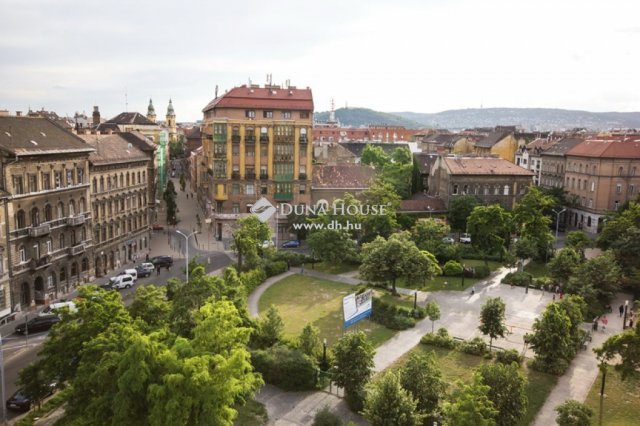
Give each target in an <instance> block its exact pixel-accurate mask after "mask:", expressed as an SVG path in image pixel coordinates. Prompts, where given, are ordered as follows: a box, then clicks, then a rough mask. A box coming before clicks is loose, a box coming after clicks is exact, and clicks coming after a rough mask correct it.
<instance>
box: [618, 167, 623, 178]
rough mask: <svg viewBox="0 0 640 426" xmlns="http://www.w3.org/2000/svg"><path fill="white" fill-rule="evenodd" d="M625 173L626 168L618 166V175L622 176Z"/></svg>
mask: <svg viewBox="0 0 640 426" xmlns="http://www.w3.org/2000/svg"><path fill="white" fill-rule="evenodd" d="M623 174H624V169H623V168H622V167H620V168H618V176H622V175H623Z"/></svg>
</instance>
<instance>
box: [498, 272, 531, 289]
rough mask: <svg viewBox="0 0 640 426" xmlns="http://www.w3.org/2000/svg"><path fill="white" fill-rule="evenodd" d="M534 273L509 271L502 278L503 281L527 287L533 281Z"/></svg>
mask: <svg viewBox="0 0 640 426" xmlns="http://www.w3.org/2000/svg"><path fill="white" fill-rule="evenodd" d="M531 280H532V275H531V274H530V273H528V272H509V273H508V274H507V275H505V276H504V278H503V279H502V282H503V283H506V284H511V285H516V286H518V287H526V286H527V285H528V284H529V283H531Z"/></svg>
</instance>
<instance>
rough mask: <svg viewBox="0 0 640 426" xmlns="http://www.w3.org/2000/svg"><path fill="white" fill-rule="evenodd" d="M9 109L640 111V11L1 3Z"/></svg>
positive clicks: (412, 3) (0, 75) (3, 95)
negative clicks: (213, 106) (277, 91)
mask: <svg viewBox="0 0 640 426" xmlns="http://www.w3.org/2000/svg"><path fill="white" fill-rule="evenodd" d="M0 11H1V12H0V109H8V110H9V111H11V112H14V111H16V110H21V111H26V110H28V109H29V108H31V109H41V108H44V109H46V110H51V111H55V112H57V113H58V114H59V115H63V116H64V115H73V114H74V113H75V112H76V111H77V112H86V113H87V114H88V115H91V112H92V110H93V106H94V105H98V106H99V107H100V111H101V114H102V117H105V118H110V117H113V116H115V115H117V114H119V113H120V112H123V111H138V112H141V113H143V114H146V110H147V105H148V102H149V99H150V98H152V99H153V103H154V105H155V109H156V113H157V115H158V119H164V115H165V113H166V108H167V104H168V101H169V99H170V98H171V99H172V100H173V105H174V108H175V111H176V116H177V120H178V122H184V121H195V120H199V119H201V118H202V112H201V111H202V108H203V107H204V106H205V105H206V104H207V103H208V102H209V101H211V100H212V99H213V98H214V94H215V87H216V86H218V88H219V94H222V93H224V91H225V90H229V89H231V88H233V87H235V86H239V85H242V84H248V83H249V82H251V83H253V84H260V85H264V83H265V82H266V76H267V74H271V75H272V81H273V83H274V84H284V82H285V81H287V80H289V81H290V83H291V85H294V86H298V87H310V88H311V89H312V91H313V96H314V104H315V110H316V111H326V110H329V109H330V107H331V100H332V99H333V100H335V105H336V108H340V107H345V106H349V107H366V108H371V109H375V110H378V111H386V112H392V111H413V112H439V111H444V110H449V109H461V108H480V107H484V108H490V107H513V108H519V107H522V108H525V107H536V108H566V109H579V110H587V111H623V112H629V111H640V84H638V75H639V71H638V70H639V69H640V66H639V65H640V21H639V20H638V19H637V17H638V16H639V12H640V2H638V1H632V0H608V1H606V2H605V1H602V0H580V1H574V0H535V1H529V0H507V1H502V0H496V1H494V0H484V1H478V0H394V1H390V0H386V1H385V0H364V1H361V0H340V1H335V0H324V1H314V2H311V1H304V0H295V1H288V0H270V1H263V0H259V1H254V0H247V1H242V0H236V1H234V2H230V1H219V0H208V1H206V0H183V1H165V0H154V1H147V0H108V1H86V0H84V1H80V0H28V1H25V0H0Z"/></svg>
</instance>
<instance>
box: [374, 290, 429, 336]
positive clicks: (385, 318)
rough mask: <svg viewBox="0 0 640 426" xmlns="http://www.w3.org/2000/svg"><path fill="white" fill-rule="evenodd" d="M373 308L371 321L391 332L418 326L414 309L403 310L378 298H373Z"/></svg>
mask: <svg viewBox="0 0 640 426" xmlns="http://www.w3.org/2000/svg"><path fill="white" fill-rule="evenodd" d="M372 308H373V312H372V314H371V320H372V321H375V322H377V323H378V324H382V325H384V326H385V327H387V328H389V329H391V330H406V329H407V328H411V327H413V326H415V325H416V320H415V319H414V315H415V312H414V310H413V309H411V310H410V309H407V308H401V307H398V306H395V305H392V304H390V303H386V302H383V301H382V300H380V299H379V298H376V297H374V298H373V306H372ZM422 314H424V313H422ZM422 318H424V316H423V317H422Z"/></svg>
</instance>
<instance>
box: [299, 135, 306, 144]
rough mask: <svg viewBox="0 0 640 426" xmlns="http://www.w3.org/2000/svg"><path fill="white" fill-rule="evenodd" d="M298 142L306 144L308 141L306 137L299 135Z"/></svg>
mask: <svg viewBox="0 0 640 426" xmlns="http://www.w3.org/2000/svg"><path fill="white" fill-rule="evenodd" d="M298 142H299V143H301V144H303V143H304V144H306V143H307V142H308V140H307V138H306V137H304V138H303V137H302V136H300V139H299V140H298Z"/></svg>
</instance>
